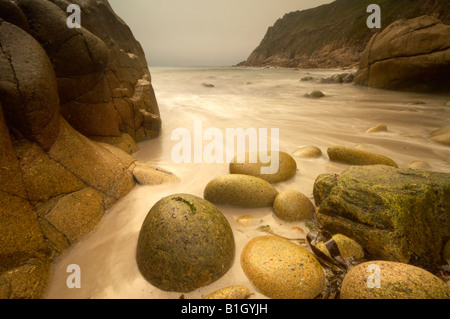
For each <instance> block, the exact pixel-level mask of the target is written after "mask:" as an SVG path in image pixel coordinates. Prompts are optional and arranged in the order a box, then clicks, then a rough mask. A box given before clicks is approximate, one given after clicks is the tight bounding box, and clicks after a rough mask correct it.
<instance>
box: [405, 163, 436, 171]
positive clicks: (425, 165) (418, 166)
mask: <svg viewBox="0 0 450 319" xmlns="http://www.w3.org/2000/svg"><path fill="white" fill-rule="evenodd" d="M408 166H409V167H410V168H413V169H422V170H428V169H431V165H430V164H428V163H427V162H424V161H412V162H410V163H409V165H408Z"/></svg>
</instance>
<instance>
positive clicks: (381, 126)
mask: <svg viewBox="0 0 450 319" xmlns="http://www.w3.org/2000/svg"><path fill="white" fill-rule="evenodd" d="M387 130H388V128H387V126H386V124H377V125H375V126H374V127H371V128H369V129H368V130H367V131H366V133H378V132H387Z"/></svg>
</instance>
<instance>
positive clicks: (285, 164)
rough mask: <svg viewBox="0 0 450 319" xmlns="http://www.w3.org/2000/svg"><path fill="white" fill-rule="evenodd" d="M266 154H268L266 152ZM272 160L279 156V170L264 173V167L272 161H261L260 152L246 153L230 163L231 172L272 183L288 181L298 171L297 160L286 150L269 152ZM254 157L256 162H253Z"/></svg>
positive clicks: (268, 165)
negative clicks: (262, 171)
mask: <svg viewBox="0 0 450 319" xmlns="http://www.w3.org/2000/svg"><path fill="white" fill-rule="evenodd" d="M264 155H266V154H264ZM268 156H270V158H271V161H273V160H274V158H278V170H277V171H276V172H275V173H272V174H262V173H261V168H262V167H267V168H268V167H270V166H271V165H273V163H272V162H270V163H268V164H265V163H262V161H261V154H260V153H246V154H245V155H238V156H236V157H235V158H234V159H233V161H232V162H231V163H230V173H231V174H244V175H251V176H255V177H259V178H262V179H264V180H266V181H268V182H269V183H271V184H276V183H280V182H284V181H287V180H289V179H291V178H292V177H293V176H294V175H295V174H296V173H297V162H296V161H295V160H294V159H293V158H292V156H290V155H289V154H287V153H285V152H270V151H269V152H268ZM253 158H255V159H256V161H255V162H256V163H252V161H253Z"/></svg>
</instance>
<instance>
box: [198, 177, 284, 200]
mask: <svg viewBox="0 0 450 319" xmlns="http://www.w3.org/2000/svg"><path fill="white" fill-rule="evenodd" d="M277 195H278V191H277V190H276V189H275V188H274V187H273V186H272V185H271V184H270V183H269V182H267V181H265V180H263V179H261V178H258V177H254V176H249V175H242V174H229V175H223V176H219V177H217V178H215V179H213V180H212V181H211V182H209V183H208V185H206V187H205V190H204V192H203V197H204V198H205V199H206V200H208V201H210V202H212V203H214V204H224V205H232V206H239V207H246V208H261V207H271V206H272V204H273V201H274V200H275V197H276V196H277Z"/></svg>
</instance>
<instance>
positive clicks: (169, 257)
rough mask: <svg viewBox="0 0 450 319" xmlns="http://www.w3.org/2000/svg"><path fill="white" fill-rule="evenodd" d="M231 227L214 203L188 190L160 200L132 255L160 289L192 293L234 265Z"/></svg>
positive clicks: (151, 213) (146, 222)
mask: <svg viewBox="0 0 450 319" xmlns="http://www.w3.org/2000/svg"><path fill="white" fill-rule="evenodd" d="M234 254H235V243H234V237H233V232H232V230H231V227H230V225H229V223H228V221H227V219H226V218H225V217H224V216H223V214H222V213H221V212H220V210H219V209H218V208H217V207H215V206H214V205H213V204H212V203H210V202H208V201H206V200H204V199H202V198H199V197H196V196H193V195H189V194H175V195H171V196H168V197H165V198H163V199H161V200H160V201H158V202H157V203H156V204H155V205H154V206H153V207H152V209H151V210H150V212H149V213H148V215H147V217H146V218H145V220H144V223H143V224H142V228H141V231H140V234H139V240H138V245H137V252H136V260H137V264H138V267H139V270H140V272H141V274H142V275H143V276H144V278H145V279H146V280H147V281H149V282H150V283H151V284H152V285H154V286H156V287H158V288H159V289H161V290H164V291H176V292H191V291H193V290H195V289H197V288H200V287H203V286H206V285H209V284H211V283H213V282H214V281H216V280H218V279H219V278H221V277H222V276H223V275H224V274H225V273H226V272H227V271H228V270H229V269H230V267H231V266H232V263H233V259H234Z"/></svg>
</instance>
